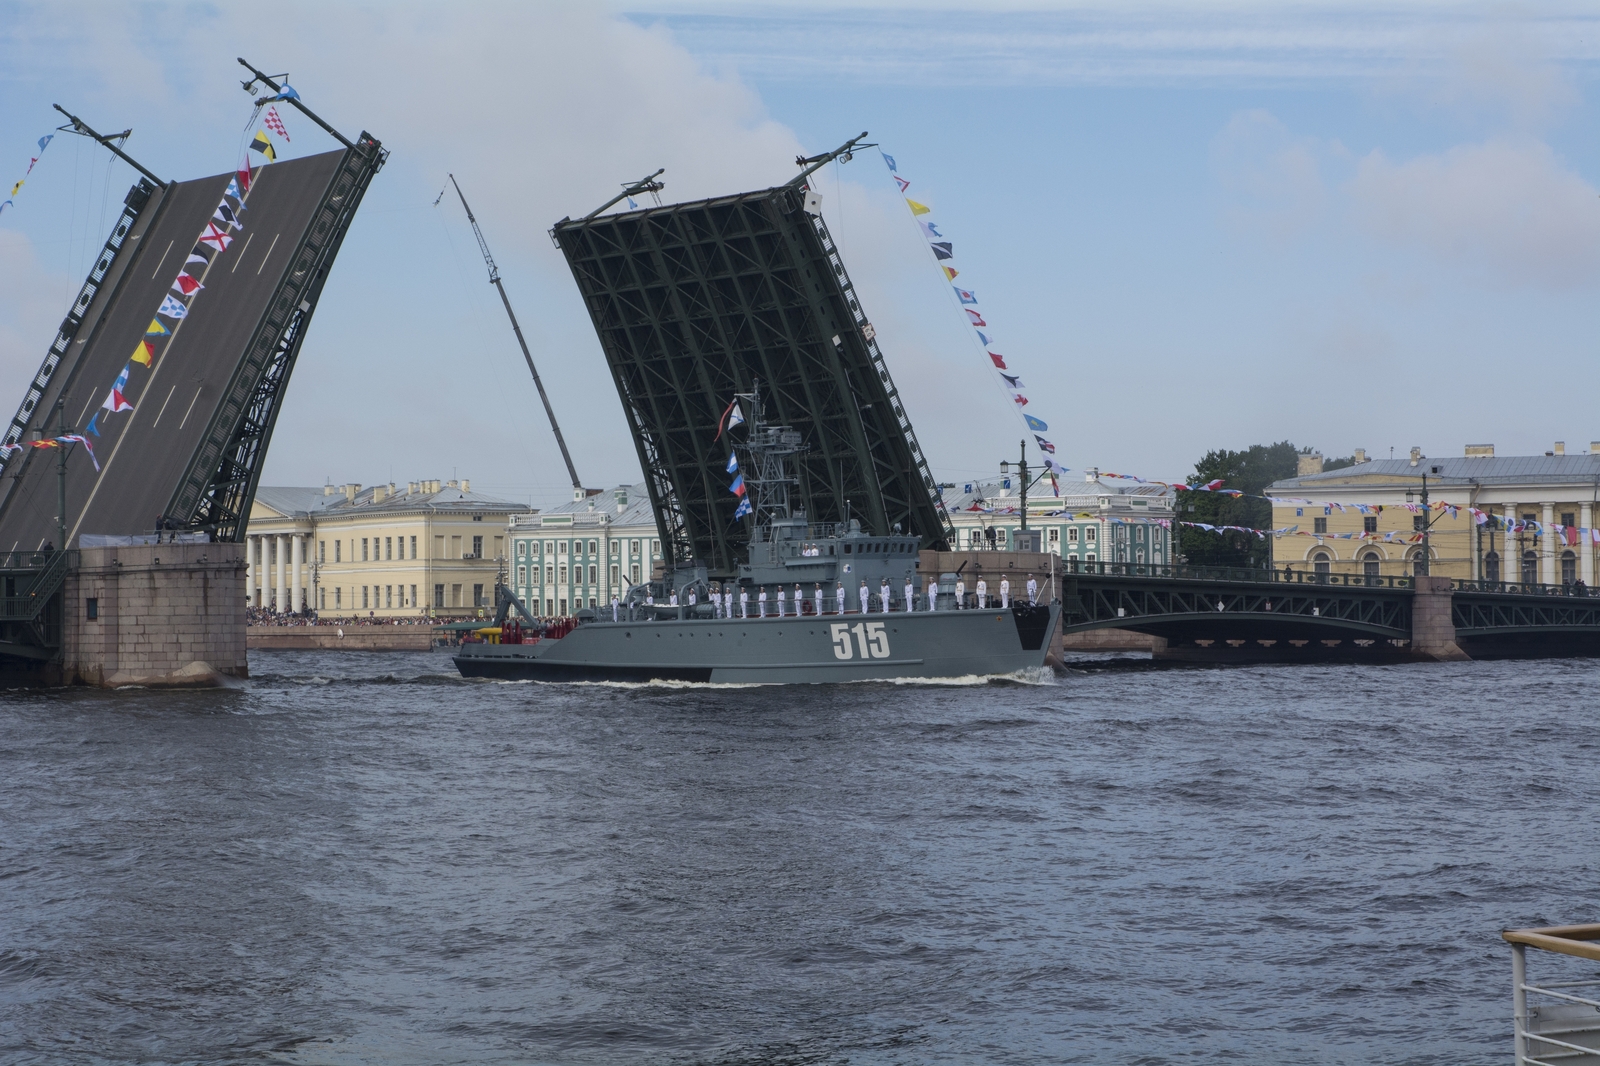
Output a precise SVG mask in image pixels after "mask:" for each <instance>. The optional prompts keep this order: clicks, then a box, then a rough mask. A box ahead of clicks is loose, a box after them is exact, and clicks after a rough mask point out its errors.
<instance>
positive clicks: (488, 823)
mask: <svg viewBox="0 0 1600 1066" xmlns="http://www.w3.org/2000/svg"><path fill="white" fill-rule="evenodd" d="M251 661H252V670H253V671H254V672H255V673H256V679H255V680H254V681H252V682H251V683H250V684H249V685H248V686H247V687H245V688H243V689H241V690H238V691H227V692H206V693H186V694H171V693H157V692H149V691H121V692H113V693H102V692H87V691H75V692H58V693H50V694H30V693H16V692H13V693H6V694H0V1060H3V1061H5V1062H8V1063H29V1062H52V1063H53V1062H61V1061H69V1060H70V1061H77V1062H223V1061H240V1062H285V1063H341V1064H342V1063H443V1062H452V1063H453V1062H462V1063H545V1062H549V1063H602V1062H604V1063H612V1062H622V1063H644V1062H652V1063H655V1062H669V1063H677V1062H682V1063H690V1062H704V1063H716V1064H734V1063H782V1064H800V1063H843V1062H846V1061H848V1062H851V1063H924V1062H979V1061H981V1062H996V1063H1043V1062H1052V1063H1053V1062H1127V1063H1151V1064H1153V1063H1169V1062H1214V1061H1215V1062H1275V1063H1335V1062H1350V1063H1358V1062H1359V1063H1377V1062H1385V1063H1387V1062H1417V1063H1421V1062H1439V1061H1454V1062H1489V1061H1496V1062H1498V1061H1503V1060H1504V1059H1505V1058H1506V1057H1508V1056H1509V1054H1510V1043H1509V1037H1508V1028H1509V1014H1510V1008H1509V1003H1510V995H1509V992H1510V989H1509V984H1510V979H1509V977H1510V975H1509V962H1508V953H1507V950H1506V949H1505V947H1504V945H1503V944H1502V943H1501V942H1500V940H1499V939H1498V936H1497V933H1498V930H1499V929H1500V928H1501V927H1503V926H1506V925H1520V924H1548V923H1558V922H1574V921H1584V920H1593V919H1594V918H1595V916H1596V902H1597V898H1600V886H1597V883H1596V876H1595V875H1596V866H1597V860H1600V824H1597V823H1600V820H1597V818H1596V817H1595V815H1596V810H1597V802H1596V801H1597V800H1600V768H1597V761H1596V754H1597V746H1596V742H1595V734H1596V728H1595V727H1596V719H1597V714H1596V710H1595V701H1594V698H1593V696H1592V695H1591V692H1592V690H1591V689H1590V688H1589V686H1591V685H1594V684H1595V683H1596V681H1597V680H1600V664H1596V663H1589V662H1552V663H1532V664H1484V663H1465V664H1452V665H1439V666H1399V667H1376V668H1360V667H1327V668H1306V669H1299V668H1262V669H1229V670H1181V671H1128V670H1123V671H1091V672H1084V673H1077V674H1074V675H1072V676H1070V677H1068V678H1065V679H1063V680H1061V681H1060V682H1058V683H1053V684H1047V685H1021V684H1015V683H987V684H978V685H971V686H917V685H859V686H843V687H835V688H817V689H806V688H771V689H755V688H715V689H708V688H696V687H606V686H542V685H531V684H518V685H507V684H495V683H484V682H463V681H460V680H459V679H457V678H455V677H454V674H453V670H451V668H450V666H449V661H448V659H446V658H445V657H444V656H442V655H428V654H418V655H388V656H386V655H370V656H363V655H358V654H344V655H338V654H322V653H310V652H307V653H265V654H256V655H252V658H251Z"/></svg>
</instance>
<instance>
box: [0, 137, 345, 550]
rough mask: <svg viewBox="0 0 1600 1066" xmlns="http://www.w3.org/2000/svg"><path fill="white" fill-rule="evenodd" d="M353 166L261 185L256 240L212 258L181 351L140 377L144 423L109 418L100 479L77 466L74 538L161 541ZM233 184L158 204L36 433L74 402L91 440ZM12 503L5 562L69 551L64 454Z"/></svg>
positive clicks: (137, 408) (125, 249) (153, 203)
mask: <svg viewBox="0 0 1600 1066" xmlns="http://www.w3.org/2000/svg"><path fill="white" fill-rule="evenodd" d="M344 156H345V153H344V152H343V151H335V152H327V153H323V154H320V155H314V156H307V157H304V158H300V159H294V160H287V161H284V162H280V163H276V164H273V165H271V166H267V167H263V168H261V169H260V170H259V171H258V172H257V174H256V179H255V186H254V188H253V189H252V190H251V193H250V197H249V201H248V210H246V211H245V212H244V213H243V215H242V221H243V222H244V225H245V229H244V230H243V231H242V232H239V233H238V234H236V236H235V239H234V241H233V243H232V244H231V245H230V246H229V248H228V249H227V250H225V251H221V252H211V253H210V254H211V260H212V261H211V264H210V267H209V269H208V270H207V271H206V273H205V279H204V280H205V288H204V289H203V290H202V291H201V292H199V293H198V294H197V295H196V296H195V298H194V299H193V300H191V301H190V305H191V311H190V314H189V316H188V318H186V319H185V320H184V321H183V322H182V323H181V326H180V328H178V329H177V330H176V332H175V334H174V336H173V337H172V338H171V339H170V341H167V342H166V343H160V342H158V343H157V345H156V361H155V363H154V365H153V366H151V367H149V368H145V367H143V366H139V365H134V366H133V368H132V373H131V374H130V376H129V380H128V386H127V389H126V395H127V399H128V401H129V402H131V403H132V404H133V406H134V410H133V411H131V412H128V413H124V414H109V413H107V414H102V415H101V417H100V419H99V422H98V428H99V431H100V436H99V437H98V438H92V439H93V440H94V449H95V452H96V455H97V457H98V459H99V461H100V471H99V472H98V473H97V472H96V471H95V470H94V467H93V465H92V463H91V461H90V458H89V456H88V454H86V453H85V452H84V451H83V450H82V449H81V448H74V449H73V450H72V452H71V453H70V455H69V457H68V460H67V527H68V530H69V537H70V536H72V535H75V534H77V533H112V534H124V533H137V532H142V531H148V530H150V529H152V528H154V526H155V523H156V519H157V517H158V515H159V514H160V513H161V511H162V510H163V508H165V507H166V506H167V505H168V501H169V500H170V499H171V498H172V497H173V494H174V492H175V490H176V488H177V486H178V484H179V483H180V481H181V480H182V479H183V478H184V475H185V472H186V470H187V469H188V467H189V466H190V463H191V460H192V459H193V458H194V457H195V455H196V454H197V450H198V449H199V448H200V447H201V445H202V442H203V440H204V438H205V435H206V433H207V431H208V429H211V430H213V431H214V427H213V425H212V423H213V419H214V416H216V415H217V414H218V411H219V405H220V404H221V403H222V401H223V400H224V398H225V394H226V393H227V390H228V386H229V383H230V381H231V380H232V378H233V376H234V373H235V370H236V368H237V367H238V365H239V364H240V362H241V360H242V359H243V357H244V353H245V351H246V349H247V348H248V346H249V344H250V342H251V339H252V337H253V336H254V335H255V333H256V331H257V326H258V324H259V323H260V322H261V321H262V320H263V319H264V317H265V316H266V315H267V313H268V311H269V306H268V305H269V303H270V302H271V301H272V299H273V295H274V293H275V292H277V291H278V290H279V288H280V283H281V282H282V281H284V280H285V272H286V271H288V270H289V269H290V267H291V266H292V265H293V260H294V253H295V250H296V248H297V246H298V245H299V244H300V243H301V241H302V238H303V235H304V234H305V232H306V230H307V228H308V227H309V226H310V225H311V224H312V223H313V221H314V220H315V219H316V217H317V212H318V207H319V205H320V204H321V203H322V201H323V199H324V196H325V194H326V193H327V191H328V188H329V185H330V182H331V181H332V180H333V179H334V177H335V175H336V173H337V172H338V169H339V166H340V163H341V160H342V159H343V158H344ZM230 177H231V175H229V174H218V175H215V176H212V177H208V178H199V179H196V180H193V181H186V182H179V183H176V184H174V185H172V186H169V187H167V188H166V189H162V190H158V191H157V192H156V194H155V195H153V196H152V197H151V199H150V202H149V203H148V204H147V205H146V206H145V207H144V209H143V210H142V211H141V212H140V214H139V217H138V220H137V222H136V223H135V225H134V227H133V229H132V231H131V232H130V237H129V239H128V240H127V241H126V242H125V243H124V244H123V246H122V249H121V250H120V252H119V253H118V254H117V258H116V262H114V263H113V265H112V267H111V270H110V272H109V273H108V277H107V284H106V285H105V286H103V288H102V289H101V291H100V293H99V294H98V295H97V297H96V299H95V303H94V304H92V305H91V306H90V307H89V309H88V312H87V314H86V315H85V319H84V323H83V325H82V327H81V328H80V330H79V333H78V338H77V340H76V341H75V342H74V343H73V344H72V346H71V351H70V352H69V354H68V355H67V356H66V358H65V359H63V362H62V365H61V367H60V368H59V369H58V370H57V371H56V373H55V375H54V378H53V380H52V382H51V385H50V387H49V389H48V390H47V391H46V393H45V395H44V396H43V397H42V399H41V400H40V402H39V403H38V405H37V407H36V408H35V412H34V416H33V424H34V425H36V426H43V425H45V424H46V422H48V427H47V428H48V430H49V431H50V433H52V434H53V433H54V431H55V422H54V421H53V419H51V415H50V411H51V407H52V406H53V404H54V402H55V400H56V398H57V396H58V395H61V394H64V395H65V396H66V405H65V414H66V422H67V426H68V431H69V432H83V429H84V427H85V426H86V425H87V424H88V422H89V421H90V419H91V418H92V417H93V416H94V415H95V412H96V411H97V410H98V409H99V407H100V405H101V403H102V402H103V401H104V400H105V398H106V395H107V393H108V392H109V390H110V387H111V384H112V382H113V381H115V380H116V377H117V375H118V374H120V373H121V371H122V368H123V367H124V366H125V365H127V363H128V357H129V355H130V354H131V353H132V352H133V351H134V348H135V346H136V345H137V344H138V343H139V341H140V340H141V339H142V338H143V336H144V334H145V329H146V327H147V326H148V325H149V323H150V321H151V320H152V319H153V318H155V317H156V309H157V307H158V306H160V304H161V301H162V299H163V298H164V297H165V296H167V295H168V294H169V292H170V289H169V286H170V285H171V284H172V281H173V279H174V278H175V277H176V276H177V274H178V272H179V271H180V270H182V269H184V264H185V260H186V259H187V258H188V257H189V254H190V251H191V249H193V248H194V247H195V245H196V240H197V238H198V237H199V235H200V234H201V232H202V231H203V230H204V228H205V225H206V223H207V222H208V221H210V220H211V217H212V212H213V211H214V210H215V209H216V207H217V204H218V203H220V202H221V201H222V195H223V190H224V189H225V188H226V187H227V184H228V181H229V179H230ZM163 321H164V322H166V324H167V325H168V327H169V328H170V327H172V326H173V325H175V323H174V322H172V321H171V320H170V319H163ZM0 492H3V493H4V502H3V503H0V551H13V550H24V551H28V550H35V549H37V548H38V547H39V546H40V545H41V544H43V543H44V542H46V541H54V540H55V539H56V538H57V526H56V510H57V502H56V501H57V467H56V453H55V452H54V450H53V449H40V450H32V449H30V450H28V451H27V452H25V453H23V454H21V455H19V456H18V457H17V459H16V460H14V461H13V462H12V463H11V464H10V465H9V467H8V469H7V471H6V476H5V478H4V484H3V485H0Z"/></svg>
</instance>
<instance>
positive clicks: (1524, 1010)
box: [1500, 925, 1600, 1066]
mask: <svg viewBox="0 0 1600 1066" xmlns="http://www.w3.org/2000/svg"><path fill="white" fill-rule="evenodd" d="M1500 935H1501V936H1502V937H1504V938H1505V940H1506V941H1507V942H1508V943H1510V945H1511V987H1512V993H1511V995H1512V1017H1513V1022H1514V1026H1515V1040H1516V1064H1517V1066H1600V978H1597V977H1587V978H1584V979H1581V980H1560V981H1552V980H1549V979H1546V980H1543V981H1540V982H1539V983H1537V984H1535V983H1534V982H1533V981H1532V980H1530V979H1529V976H1528V954H1527V952H1528V948H1530V947H1531V948H1536V949H1538V950H1539V951H1541V952H1546V953H1548V954H1545V955H1540V956H1536V957H1537V958H1540V959H1541V960H1546V959H1549V958H1550V956H1551V955H1558V956H1566V957H1568V958H1574V959H1583V960H1586V961H1588V962H1590V963H1600V943H1597V941H1600V925H1563V926H1551V927H1548V928H1543V929H1507V930H1505V931H1504V932H1502V933H1501V934H1500ZM1569 968H1570V966H1569ZM1587 969H1588V970H1589V971H1590V972H1591V973H1592V972H1593V967H1588V968H1587ZM1550 976H1562V975H1560V974H1555V973H1552V974H1551V975H1550ZM1591 990H1592V991H1591ZM1586 992H1587V994H1584V993H1586Z"/></svg>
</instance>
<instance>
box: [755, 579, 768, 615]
mask: <svg viewBox="0 0 1600 1066" xmlns="http://www.w3.org/2000/svg"><path fill="white" fill-rule="evenodd" d="M756 600H757V601H758V603H757V606H758V607H759V608H760V610H761V614H760V617H762V618H765V617H766V616H767V586H765V585H762V586H761V591H760V592H758V593H756Z"/></svg>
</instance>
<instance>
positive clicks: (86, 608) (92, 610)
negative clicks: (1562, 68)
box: [83, 552, 1572, 622]
mask: <svg viewBox="0 0 1600 1066" xmlns="http://www.w3.org/2000/svg"><path fill="white" fill-rule="evenodd" d="M1567 554H1568V555H1571V554H1572V553H1571V552H1568V553H1567ZM83 616H84V617H85V618H87V619H88V620H89V621H91V622H93V621H94V620H95V619H97V618H99V617H100V601H99V600H98V599H96V598H95V597H93V596H90V597H89V598H88V599H86V600H84V601H83Z"/></svg>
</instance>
